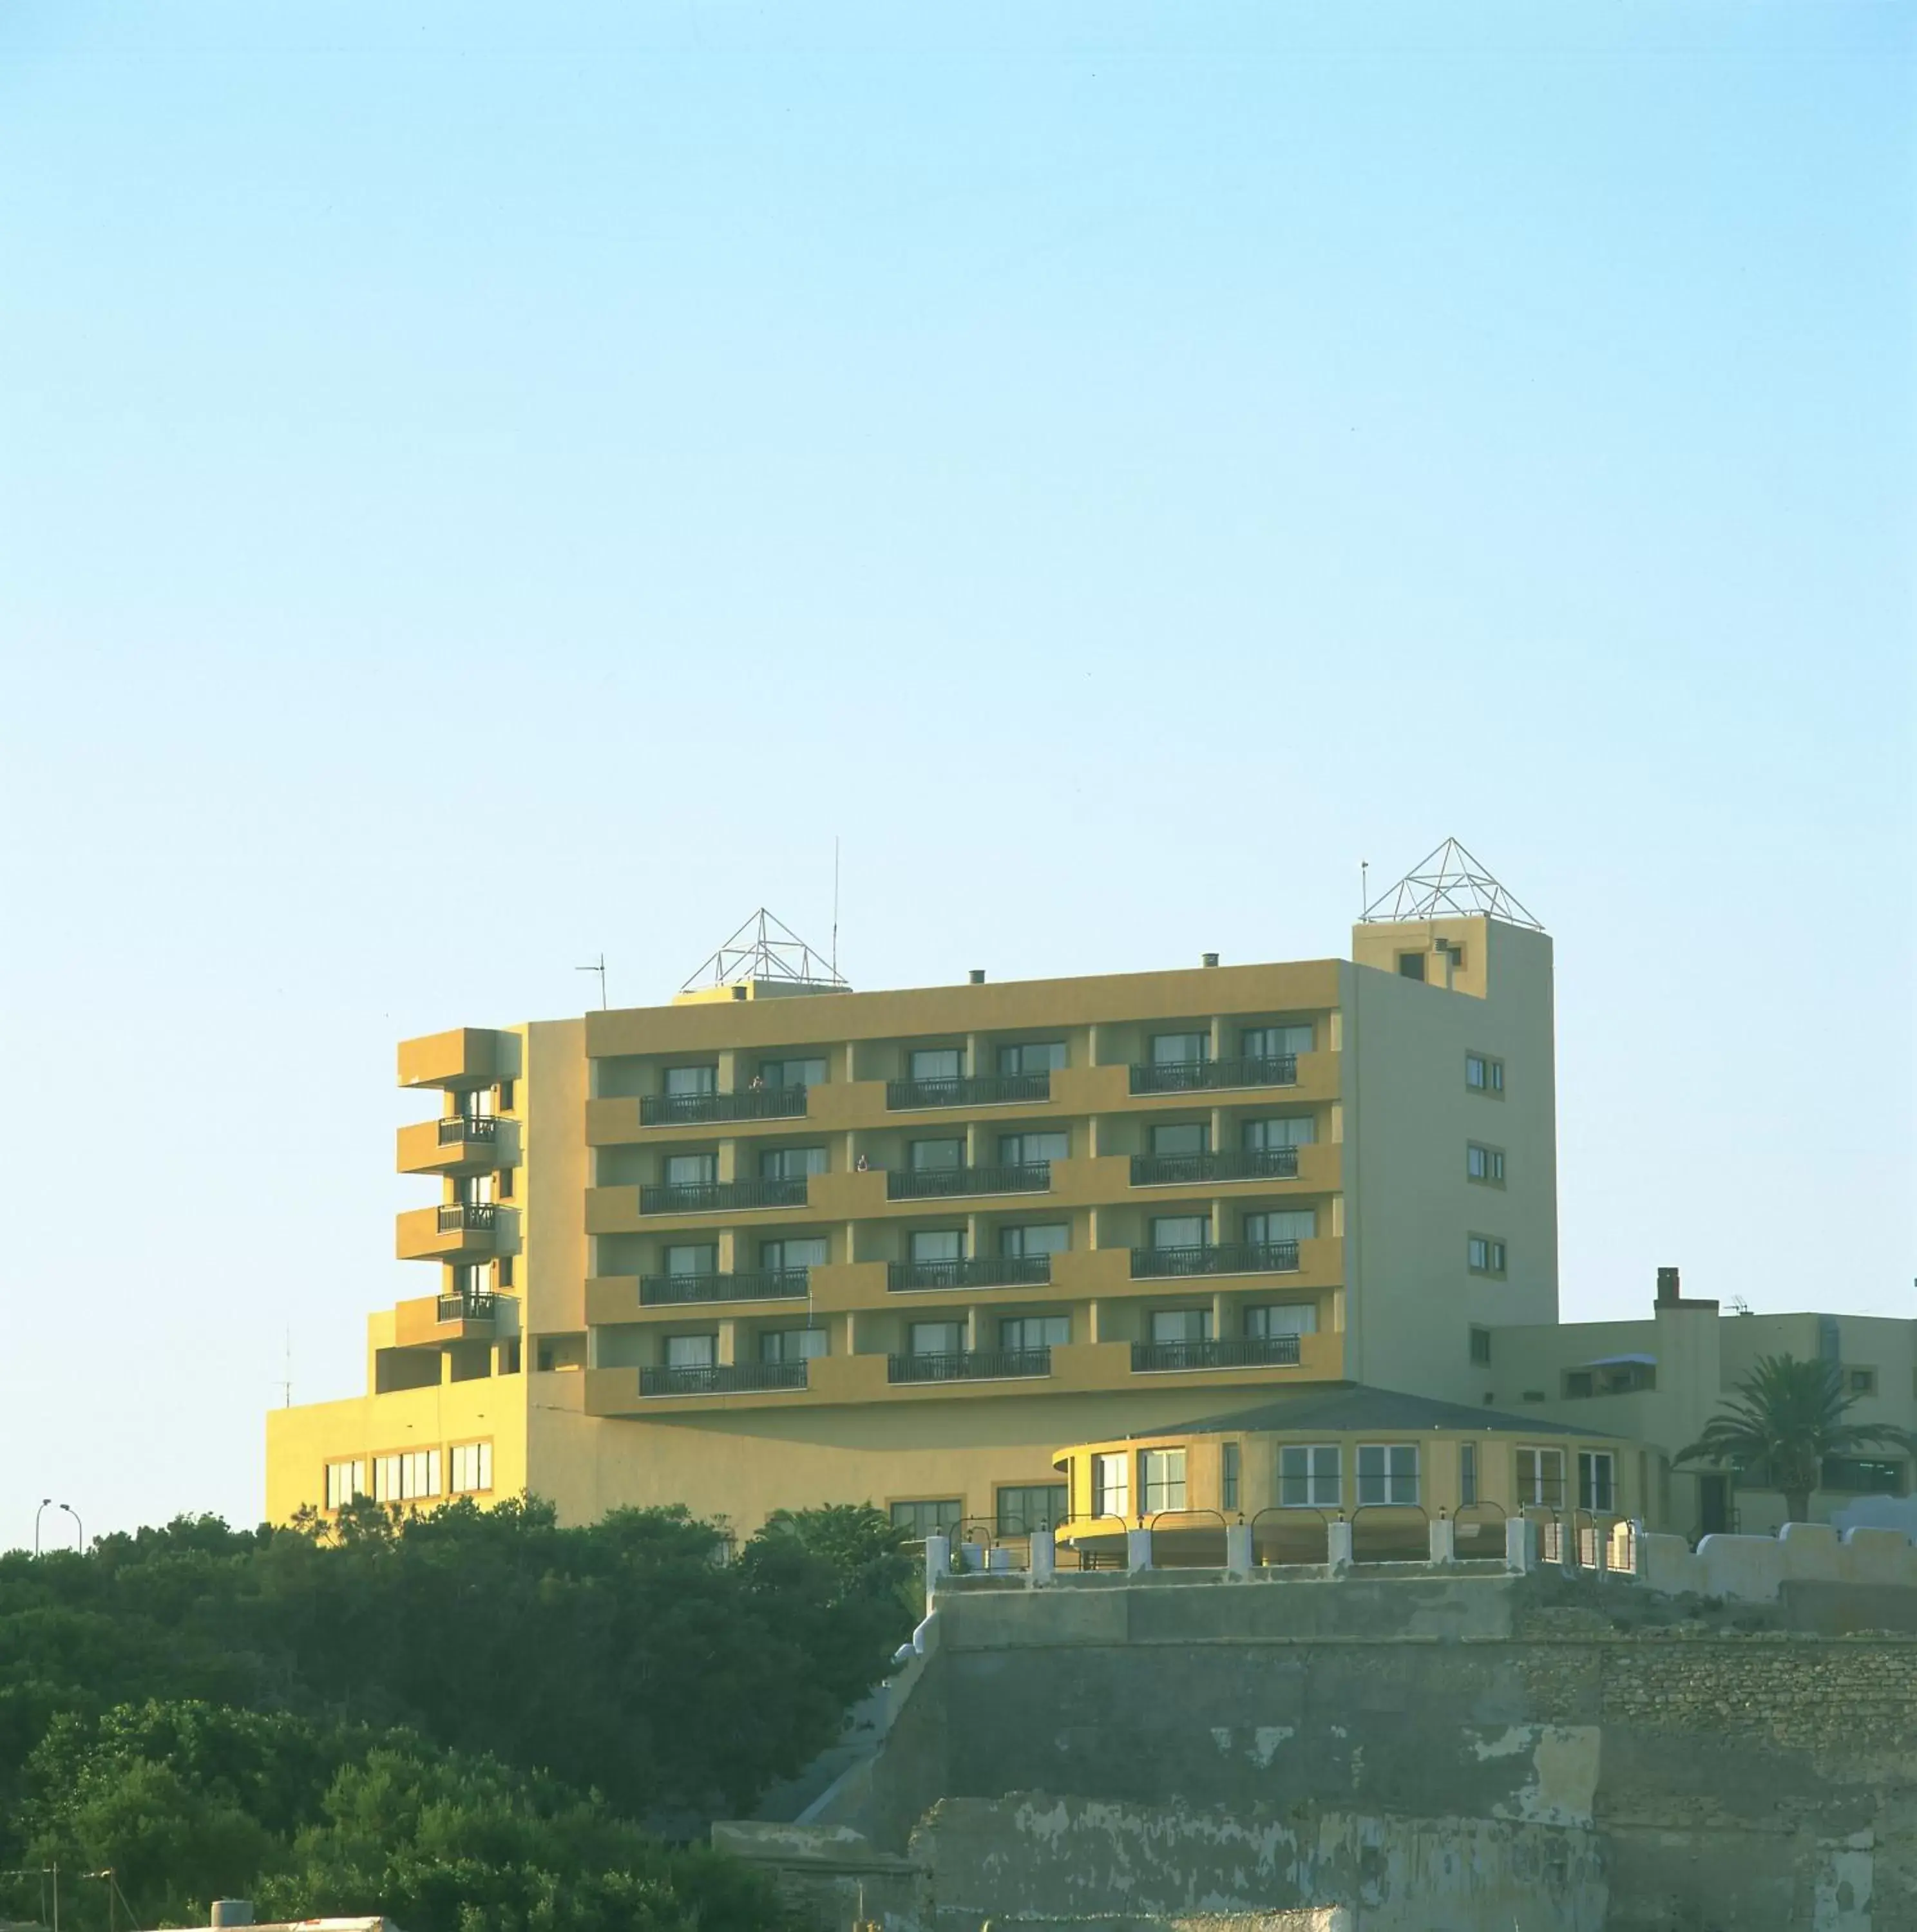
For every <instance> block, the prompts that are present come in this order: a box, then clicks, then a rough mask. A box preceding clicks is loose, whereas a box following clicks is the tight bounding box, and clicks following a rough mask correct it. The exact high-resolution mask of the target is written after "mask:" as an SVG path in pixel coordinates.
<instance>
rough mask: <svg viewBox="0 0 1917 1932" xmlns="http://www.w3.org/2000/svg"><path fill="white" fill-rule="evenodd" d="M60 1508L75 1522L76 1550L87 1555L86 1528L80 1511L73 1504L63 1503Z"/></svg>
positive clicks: (82, 1554)
mask: <svg viewBox="0 0 1917 1932" xmlns="http://www.w3.org/2000/svg"><path fill="white" fill-rule="evenodd" d="M60 1507H61V1508H62V1509H63V1510H65V1511H66V1513H67V1514H68V1515H69V1516H70V1517H72V1518H73V1520H74V1538H75V1541H74V1549H75V1550H77V1552H78V1553H80V1555H81V1556H85V1555H86V1525H85V1524H84V1523H82V1522H81V1521H80V1511H78V1510H77V1509H75V1508H74V1506H73V1505H72V1504H71V1503H62V1505H60Z"/></svg>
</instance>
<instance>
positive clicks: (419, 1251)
mask: <svg viewBox="0 0 1917 1932" xmlns="http://www.w3.org/2000/svg"><path fill="white" fill-rule="evenodd" d="M500 1232H501V1229H500V1209H499V1207H498V1205H497V1203H496V1202H491V1201H479V1202H464V1201H449V1202H442V1203H441V1204H440V1206H438V1207H437V1208H413V1209H412V1210H411V1211H410V1212H408V1213H407V1214H402V1215H401V1216H400V1217H399V1218H398V1228H397V1230H396V1234H395V1241H394V1249H393V1251H394V1253H395V1254H396V1255H397V1256H398V1258H399V1259H401V1261H403V1262H458V1261H483V1260H487V1259H491V1256H494V1255H496V1254H497V1253H498V1252H499V1243H500Z"/></svg>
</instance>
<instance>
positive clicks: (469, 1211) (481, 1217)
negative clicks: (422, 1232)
mask: <svg viewBox="0 0 1917 1932" xmlns="http://www.w3.org/2000/svg"><path fill="white" fill-rule="evenodd" d="M498 1220H499V1205H498V1203H497V1202H493V1201H449V1202H446V1203H444V1204H443V1205H442V1206H441V1208H440V1223H439V1226H440V1233H441V1234H442V1235H456V1234H458V1232H460V1230H461V1229H478V1230H479V1231H481V1232H490V1231H491V1229H492V1228H493V1227H494V1226H496V1225H497V1222H498Z"/></svg>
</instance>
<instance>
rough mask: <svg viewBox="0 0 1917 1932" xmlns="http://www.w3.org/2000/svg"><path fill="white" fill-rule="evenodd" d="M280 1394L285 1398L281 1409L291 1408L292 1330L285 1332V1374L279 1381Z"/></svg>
mask: <svg viewBox="0 0 1917 1932" xmlns="http://www.w3.org/2000/svg"><path fill="white" fill-rule="evenodd" d="M280 1393H281V1395H282V1396H284V1397H285V1399H286V1400H285V1401H284V1403H283V1404H282V1405H281V1406H282V1407H284V1408H287V1409H290V1408H291V1407H292V1406H293V1331H292V1329H291V1328H288V1329H287V1331H286V1373H285V1375H284V1376H283V1377H281V1381H280Z"/></svg>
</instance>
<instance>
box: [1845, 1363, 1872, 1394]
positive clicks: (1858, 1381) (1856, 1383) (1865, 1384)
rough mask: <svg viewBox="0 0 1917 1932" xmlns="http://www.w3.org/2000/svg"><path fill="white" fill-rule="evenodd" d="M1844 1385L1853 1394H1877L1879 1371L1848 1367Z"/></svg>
mask: <svg viewBox="0 0 1917 1932" xmlns="http://www.w3.org/2000/svg"><path fill="white" fill-rule="evenodd" d="M1843 1385H1844V1388H1845V1390H1846V1392H1847V1393H1848V1394H1851V1395H1875V1394H1876V1392H1877V1372H1876V1370H1875V1369H1846V1370H1844V1372H1843Z"/></svg>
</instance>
